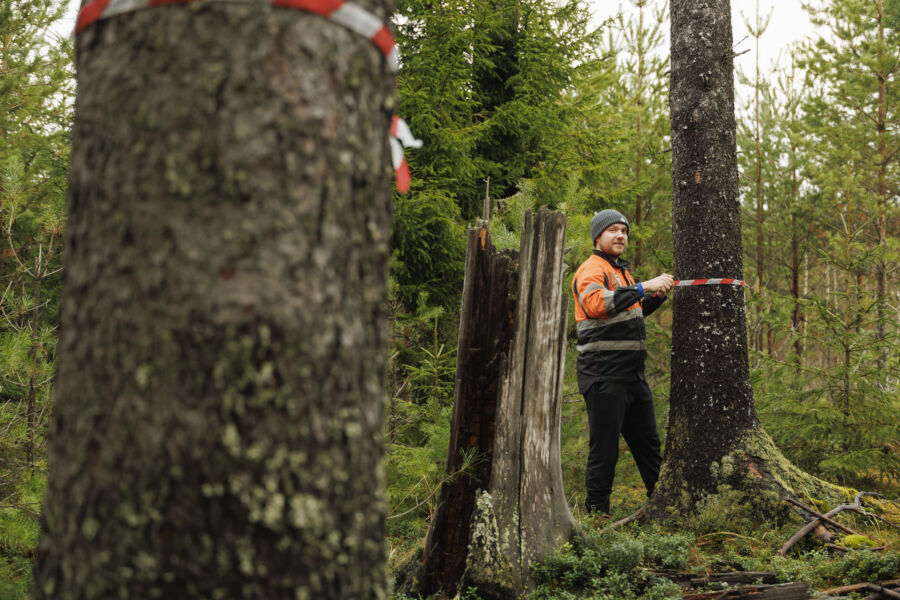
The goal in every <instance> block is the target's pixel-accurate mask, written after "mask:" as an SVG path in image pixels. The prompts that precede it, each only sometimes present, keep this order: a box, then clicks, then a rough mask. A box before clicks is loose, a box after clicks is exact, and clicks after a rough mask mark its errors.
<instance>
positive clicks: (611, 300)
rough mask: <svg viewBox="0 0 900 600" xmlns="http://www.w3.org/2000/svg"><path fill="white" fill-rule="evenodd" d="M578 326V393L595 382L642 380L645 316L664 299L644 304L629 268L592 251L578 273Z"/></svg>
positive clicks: (574, 289) (574, 291) (575, 283)
mask: <svg viewBox="0 0 900 600" xmlns="http://www.w3.org/2000/svg"><path fill="white" fill-rule="evenodd" d="M572 295H573V296H574V298H575V327H576V330H577V333H578V347H577V350H578V360H577V362H576V370H577V373H578V388H579V391H580V392H581V393H582V394H584V393H585V392H586V391H587V389H588V388H589V387H591V385H593V384H594V383H595V382H597V381H634V380H637V379H642V378H643V374H644V360H645V359H646V356H647V341H646V335H645V333H644V316H645V314H648V315H649V314H650V313H652V312H653V311H654V310H656V308H657V307H658V306H659V305H660V304H662V301H663V299H660V298H655V297H647V298H645V299H643V301H642V299H641V291H640V290H639V289H638V286H637V284H636V283H635V281H634V279H633V278H632V277H631V273H629V271H628V263H626V262H624V261H617V260H616V259H614V258H612V257H610V256H608V255H607V254H605V253H603V252H601V251H599V250H594V254H593V255H592V256H591V257H589V258H588V259H587V260H586V261H585V262H584V263H583V264H582V265H581V266H580V267H579V268H578V271H576V272H575V277H574V279H573V280H572Z"/></svg>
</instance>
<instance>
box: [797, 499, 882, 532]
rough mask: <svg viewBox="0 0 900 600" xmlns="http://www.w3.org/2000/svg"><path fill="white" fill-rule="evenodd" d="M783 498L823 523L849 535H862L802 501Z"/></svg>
mask: <svg viewBox="0 0 900 600" xmlns="http://www.w3.org/2000/svg"><path fill="white" fill-rule="evenodd" d="M785 500H786V501H787V502H789V503H790V504H793V505H794V506H796V507H798V508H801V509H803V510H804V511H806V512H808V513H809V514H811V515H812V516H814V517H816V518H818V519H819V520H820V521H822V522H824V523H828V524H829V525H831V526H832V527H837V528H838V529H840V530H841V531H844V532H846V533H849V534H850V535H860V536H861V535H862V534H861V533H859V532H858V531H855V530H853V529H851V528H849V527H847V526H846V525H844V524H843V523H838V522H837V521H835V520H834V519H832V518H831V517H828V516H826V515H823V514H822V513H820V512H817V511H816V510H814V509H812V508H810V507H809V506H807V505H805V504H803V503H802V502H800V501H799V500H794V499H793V498H785ZM841 506H844V505H841ZM848 506H849V505H848ZM863 537H865V536H863Z"/></svg>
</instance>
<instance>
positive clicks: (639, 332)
mask: <svg viewBox="0 0 900 600" xmlns="http://www.w3.org/2000/svg"><path fill="white" fill-rule="evenodd" d="M591 238H592V239H593V240H594V253H593V255H592V256H591V257H590V258H588V259H587V260H586V261H585V262H584V263H583V264H582V265H581V266H580V267H579V268H578V271H576V273H575V278H574V279H573V281H572V293H573V295H574V296H575V321H576V328H577V332H578V348H577V349H578V361H577V363H576V365H577V366H576V371H577V373H578V391H579V392H580V393H581V394H582V395H583V396H584V400H585V403H586V404H587V412H588V426H589V428H590V451H589V452H588V461H587V472H586V474H585V480H586V488H587V498H586V500H585V505H586V507H587V510H588V512H600V513H604V514H607V513H609V494H610V492H611V491H612V483H613V477H614V476H615V470H616V462H617V461H618V460H619V434H620V433H621V434H622V436H623V437H624V438H625V441H626V442H627V443H628V447H629V448H630V449H631V453H632V455H633V456H634V460H635V462H636V463H637V466H638V470H639V471H640V473H641V479H643V480H644V485H645V486H646V487H647V495H648V496H649V495H650V494H651V493H652V492H653V487H654V486H655V485H656V480H657V479H658V478H659V466H660V464H661V463H662V456H661V455H660V442H659V433H658V432H657V430H656V414H655V412H654V410H653V397H652V396H651V393H650V387H649V386H648V385H647V380H646V379H645V378H644V359H645V358H646V355H647V341H646V336H645V334H644V316H646V315H649V314H650V313H652V312H653V311H654V310H656V309H657V308H658V307H659V305H660V304H662V303H663V301H664V300H665V296H666V294H667V293H668V292H669V290H671V289H672V286H673V285H674V281H673V279H672V276H671V275H668V274H667V273H663V274H662V275H660V276H659V277H656V278H654V279H651V280H649V281H645V282H643V283H635V281H634V279H633V278H632V277H631V274H630V273H629V272H628V263H627V262H624V261H622V260H620V258H619V257H620V256H621V255H622V253H623V252H625V248H626V247H627V246H628V220H627V219H626V218H625V217H624V216H623V215H622V214H621V213H619V212H618V211H615V210H609V209H607V210H603V211H600V212H599V213H597V214H595V215H594V218H593V219H592V220H591Z"/></svg>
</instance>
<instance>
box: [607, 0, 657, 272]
mask: <svg viewBox="0 0 900 600" xmlns="http://www.w3.org/2000/svg"><path fill="white" fill-rule="evenodd" d="M632 5H633V9H632V11H631V12H630V13H629V17H628V18H627V19H626V18H625V14H624V13H621V14H620V15H619V18H618V28H619V29H620V30H621V31H622V45H621V48H619V52H618V54H619V56H620V57H621V60H620V65H619V70H620V73H621V76H620V78H619V80H618V85H617V86H616V88H618V89H616V90H615V94H616V97H615V104H616V105H617V106H619V107H620V109H621V110H622V111H623V112H624V113H626V114H625V115H623V116H626V118H628V119H630V121H631V122H630V133H631V135H630V136H629V138H630V139H629V142H630V143H629V144H628V149H627V152H628V154H629V155H630V156H629V162H630V165H629V167H630V168H629V169H628V171H627V177H628V178H629V179H630V180H631V181H628V180H627V179H623V180H622V181H620V182H618V183H619V185H618V186H617V188H616V193H615V195H614V196H612V198H611V199H612V200H614V202H613V203H614V204H619V203H620V204H621V205H622V206H623V210H624V212H625V214H626V215H629V216H631V217H632V218H631V224H632V229H633V232H632V234H631V235H632V238H633V240H634V248H633V250H632V251H631V254H630V262H631V266H632V269H633V270H634V271H635V273H636V274H637V275H638V278H641V275H646V276H648V277H649V276H651V273H652V274H653V275H656V274H658V272H659V267H662V269H663V270H668V269H670V268H671V256H670V255H669V252H668V248H669V247H670V246H671V239H670V238H669V233H670V228H669V226H668V225H669V218H670V215H671V202H670V198H671V196H670V190H671V185H672V184H671V163H670V160H669V157H670V153H669V152H668V148H667V143H668V137H669V133H670V132H669V115H668V110H667V102H668V92H669V78H668V70H669V59H668V54H667V53H666V52H665V48H664V47H663V46H664V41H665V39H664V36H663V27H664V25H665V24H666V22H667V20H668V18H667V11H666V3H658V2H652V1H650V0H632ZM615 200H618V202H615ZM603 208H605V207H603ZM654 259H655V260H654ZM661 261H662V263H664V264H663V265H660V264H659V263H660V262H661ZM648 262H649V263H650V265H652V268H651V266H650V265H647V263H648ZM645 265H646V268H645Z"/></svg>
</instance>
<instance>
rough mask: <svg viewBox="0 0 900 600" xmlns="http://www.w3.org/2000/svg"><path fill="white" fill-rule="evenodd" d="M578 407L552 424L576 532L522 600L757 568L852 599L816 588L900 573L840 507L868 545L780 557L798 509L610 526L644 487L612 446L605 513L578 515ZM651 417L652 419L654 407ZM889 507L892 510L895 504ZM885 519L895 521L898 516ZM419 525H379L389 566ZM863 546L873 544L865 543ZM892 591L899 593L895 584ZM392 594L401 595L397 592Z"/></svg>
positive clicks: (634, 591) (653, 589) (804, 543)
mask: <svg viewBox="0 0 900 600" xmlns="http://www.w3.org/2000/svg"><path fill="white" fill-rule="evenodd" d="M584 412H585V410H584V403H583V401H582V399H581V396H578V395H573V394H571V393H569V394H567V395H566V398H565V403H564V405H563V421H562V442H563V448H562V452H563V479H564V485H565V487H566V489H567V490H572V491H571V492H570V493H569V497H568V502H569V506H570V508H571V509H572V512H573V514H574V516H575V518H576V520H577V521H578V523H579V525H580V527H581V531H582V534H583V537H582V539H581V540H575V541H573V543H570V544H566V545H565V546H563V548H561V549H560V550H559V551H558V552H557V553H556V554H554V555H553V556H551V557H550V558H549V559H548V560H547V561H546V562H545V563H544V564H543V565H535V566H534V571H533V572H534V574H535V579H536V582H537V583H538V587H537V589H535V590H534V592H533V593H532V594H531V595H530V596H529V598H530V599H531V600H574V599H576V598H577V599H579V600H580V599H589V600H631V599H634V600H638V599H648V600H674V599H677V598H682V597H690V596H689V595H688V594H689V592H690V593H697V592H696V590H695V589H690V590H689V588H682V587H681V586H679V585H678V584H676V583H674V582H673V580H680V582H681V583H682V584H683V585H684V584H685V580H686V579H689V578H690V575H689V574H691V575H693V576H694V579H695V580H696V579H702V578H709V579H710V581H709V582H708V584H707V587H706V588H705V589H707V590H714V589H717V587H718V588H722V587H724V588H727V587H728V585H729V584H727V583H717V582H716V581H714V580H715V575H716V574H722V573H733V572H746V573H767V574H769V575H766V576H765V577H764V579H765V580H766V582H767V583H770V582H774V583H786V582H803V583H806V584H808V585H809V589H810V597H811V598H837V597H840V598H845V599H847V600H854V599H860V598H867V597H871V596H870V595H871V594H872V592H871V591H870V590H866V589H859V590H856V591H852V592H846V591H840V590H839V591H838V592H828V593H823V591H827V590H832V589H834V588H837V587H840V586H848V585H852V584H858V583H870V582H871V583H874V582H879V581H881V582H884V581H889V580H893V579H898V578H900V529H896V528H892V527H891V526H890V525H887V524H885V523H883V522H880V521H877V520H872V519H866V518H864V517H861V516H859V515H855V514H848V513H846V512H845V513H842V514H841V516H839V517H838V520H839V521H841V522H843V523H845V524H846V525H848V526H850V527H852V528H853V529H855V530H857V531H859V532H860V533H862V534H863V535H865V536H866V537H867V538H868V540H869V541H868V542H866V543H863V545H862V546H861V547H859V548H847V549H846V550H836V549H828V548H825V547H824V546H823V545H822V543H821V542H819V541H818V540H816V539H815V538H814V537H813V536H812V534H809V535H807V536H806V537H805V538H804V539H802V540H801V541H800V542H799V543H797V544H796V545H794V547H793V548H791V550H790V551H789V552H787V553H786V555H785V556H781V555H779V554H778V550H779V548H780V547H781V546H782V545H783V544H784V543H785V542H786V541H787V540H788V539H790V538H791V536H793V535H794V534H795V533H796V532H797V531H799V530H800V528H801V527H802V526H803V525H804V524H805V522H804V521H803V520H802V519H801V518H800V517H799V515H798V516H796V517H795V518H792V519H790V520H789V521H788V522H786V523H784V524H783V525H780V526H774V525H772V524H771V523H770V522H768V521H767V520H766V519H765V517H762V516H760V517H757V516H755V515H753V514H744V513H742V512H741V511H740V510H739V509H738V510H724V509H722V510H716V509H714V508H713V509H710V510H706V511H703V513H702V514H701V515H700V516H699V517H696V518H695V519H693V520H692V521H691V522H690V523H689V527H685V526H684V525H681V526H679V527H677V528H667V527H665V526H660V525H645V524H640V523H629V524H627V525H625V526H622V527H620V528H616V529H613V530H609V529H608V525H609V524H610V523H612V522H615V521H617V520H619V519H623V518H625V517H627V516H629V515H632V514H633V513H634V512H636V511H637V510H638V509H639V508H640V507H641V506H642V505H643V504H644V502H645V500H646V492H645V489H644V486H643V483H642V482H641V479H640V475H639V474H638V471H637V467H636V466H635V463H634V460H633V459H632V457H631V454H630V452H629V450H628V447H627V445H625V443H624V442H622V443H621V446H620V458H619V463H618V466H617V470H616V480H615V485H614V490H613V494H612V506H611V512H612V514H611V516H610V517H594V516H591V515H588V514H586V512H585V511H584V509H583V503H584V495H583V494H584V464H585V461H586V458H587V438H588V432H587V426H586V419H585V416H584ZM660 413H661V414H660V415H659V416H660V419H661V420H662V419H664V412H663V411H662V409H661V410H660ZM660 424H661V425H662V424H663V423H660ZM895 500H900V499H898V498H895ZM830 508H832V507H827V508H825V509H824V510H823V512H824V511H827V510H829V509H830ZM894 509H895V510H896V514H897V515H900V505H896V506H894ZM892 519H893V521H894V522H895V523H900V519H898V518H896V517H893V516H892ZM426 528H427V519H424V518H417V519H410V520H406V521H403V522H397V521H389V526H388V532H389V537H388V543H389V551H390V566H391V568H392V569H394V568H397V567H398V566H399V565H400V564H401V563H403V561H405V560H407V559H409V557H410V556H411V555H412V554H413V553H415V552H417V551H418V550H419V549H420V548H421V547H422V542H423V540H424V537H425V533H426ZM838 533H839V535H838V536H837V539H838V540H839V541H843V540H844V537H843V536H844V535H845V534H842V533H840V532H838ZM850 541H851V542H852V541H853V540H852V539H851V540H850ZM857 541H858V540H857ZM865 544H868V545H869V546H875V547H879V548H880V549H866V547H865ZM710 576H712V577H710ZM762 579H763V577H762V576H761V579H760V580H762ZM896 589H898V591H900V587H898V588H896ZM838 593H840V595H837V594H838ZM779 597H780V596H779ZM885 597H886V596H885ZM394 598H395V600H407V598H405V597H404V596H402V595H399V594H398V595H395V596H394ZM460 598H462V599H465V598H468V600H480V599H479V597H478V595H477V594H476V593H474V592H473V593H470V594H469V595H466V594H465V593H463V594H461V595H460Z"/></svg>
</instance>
